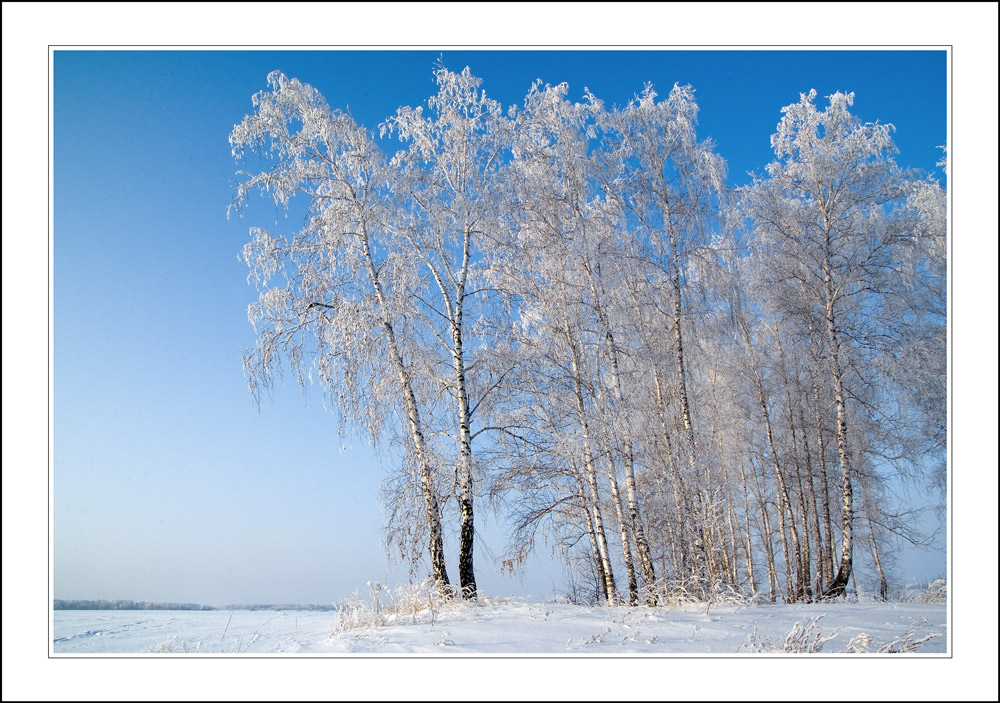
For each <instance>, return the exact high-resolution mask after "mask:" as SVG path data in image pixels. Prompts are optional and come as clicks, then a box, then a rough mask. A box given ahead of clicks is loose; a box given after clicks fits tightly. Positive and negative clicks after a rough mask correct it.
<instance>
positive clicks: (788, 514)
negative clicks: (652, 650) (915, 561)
mask: <svg viewBox="0 0 1000 703" xmlns="http://www.w3.org/2000/svg"><path fill="white" fill-rule="evenodd" d="M434 77H435V80H436V85H437V92H436V93H435V94H434V95H432V96H430V97H429V98H428V99H427V101H426V103H425V104H424V105H419V106H412V107H411V106H403V107H400V108H399V109H398V110H397V111H396V113H395V114H394V115H392V116H389V117H387V119H386V120H385V121H384V122H383V123H382V124H381V125H379V126H378V131H377V134H378V136H376V133H375V132H373V131H370V130H369V129H368V128H366V127H363V126H361V125H358V124H356V123H355V122H354V120H353V118H352V117H351V116H350V115H348V114H346V113H343V112H341V111H339V110H336V109H332V108H330V107H329V106H328V105H327V104H326V102H325V101H324V99H323V97H322V96H321V95H320V94H319V93H318V92H317V91H316V90H315V89H314V88H312V87H310V86H308V85H305V84H302V83H300V82H299V81H297V80H295V79H290V78H287V77H286V76H284V75H282V74H281V73H279V72H275V73H272V74H271V75H270V76H269V77H268V89H267V90H265V91H262V92H261V93H259V94H257V95H256V96H254V98H253V105H254V111H253V113H252V114H250V115H248V116H247V117H246V118H245V119H244V120H243V121H242V122H241V123H240V124H238V125H237V126H236V127H235V128H234V130H233V132H232V134H231V137H230V141H231V144H232V148H233V155H234V156H235V157H237V158H245V157H246V158H247V160H248V162H249V161H250V158H249V157H250V154H251V152H253V153H255V154H257V155H258V156H260V157H263V158H262V160H261V161H260V162H259V163H262V164H263V167H262V168H260V169H259V170H256V171H249V172H241V177H242V179H243V180H242V182H241V183H240V185H239V186H238V189H237V192H236V198H235V201H234V203H233V207H234V208H239V207H241V206H242V205H243V204H244V203H245V202H246V200H247V198H248V197H249V196H250V195H251V194H252V193H255V192H260V193H263V194H265V195H267V196H269V197H270V198H272V199H273V200H274V202H275V203H276V204H277V205H279V206H283V207H289V206H291V204H292V202H293V199H294V198H295V197H299V198H302V199H304V200H305V202H306V204H307V206H308V214H307V217H306V219H305V221H304V223H303V225H302V227H301V228H300V229H299V230H298V231H293V232H283V231H270V230H267V229H265V228H262V227H254V228H252V229H251V231H250V241H249V242H248V243H247V245H246V246H245V247H244V250H243V252H242V255H241V258H242V259H243V261H245V262H246V264H247V265H248V268H249V271H250V281H251V282H253V283H254V284H256V285H257V286H258V289H259V298H258V300H257V302H255V303H254V304H253V305H251V306H250V310H249V315H250V321H251V322H252V323H253V325H254V327H255V329H256V330H257V334H258V342H257V345H256V346H255V347H254V348H253V349H250V350H248V351H247V353H246V355H245V357H244V366H245V370H246V374H247V377H248V379H249V382H250V387H251V390H252V391H253V393H254V394H255V397H257V398H258V399H259V398H260V397H261V394H262V393H266V392H267V391H268V389H269V388H270V386H271V383H272V382H273V379H274V378H275V376H276V375H278V374H280V373H281V372H282V369H283V368H290V369H291V370H292V371H293V373H295V375H296V377H297V379H298V381H299V383H300V384H302V386H303V388H305V387H307V386H308V385H309V384H310V383H313V382H316V383H318V384H319V385H320V386H321V387H322V388H323V390H324V393H325V397H326V399H327V401H328V402H329V404H330V405H331V406H332V407H333V408H334V409H335V410H336V411H337V412H338V413H339V415H340V418H341V428H342V429H346V428H348V427H353V428H354V429H356V430H358V431H361V432H362V433H364V434H365V435H367V436H368V437H370V438H371V439H372V441H374V442H376V443H378V442H382V441H388V442H389V443H390V444H391V445H392V446H393V447H394V448H395V449H396V450H397V452H396V453H395V454H394V455H398V456H399V458H400V460H399V464H398V466H396V467H395V468H393V469H392V470H390V471H389V473H388V476H387V479H386V481H385V483H384V484H383V496H382V497H383V504H384V507H385V510H386V516H387V520H388V525H387V545H388V547H389V549H390V551H391V552H392V553H394V554H397V555H400V556H402V557H403V558H404V559H405V560H407V561H408V562H410V564H411V565H412V567H413V569H414V571H415V572H416V571H419V570H420V569H422V568H424V566H423V565H424V564H425V557H426V560H427V561H428V562H429V568H428V572H429V574H430V577H431V582H432V583H435V584H437V585H436V586H434V587H433V588H432V589H431V591H433V592H434V594H436V595H434V594H431V595H428V598H431V600H433V598H437V597H444V595H445V594H448V593H451V592H453V591H454V587H452V586H451V582H450V581H449V579H448V575H447V570H446V568H445V556H444V555H445V551H444V546H445V539H446V537H447V539H448V540H451V539H454V538H456V537H457V541H458V550H457V554H458V567H459V589H460V592H461V593H463V594H464V595H474V594H475V591H476V586H475V571H474V563H473V545H474V544H475V534H476V533H475V530H476V524H477V523H476V522H475V517H474V516H475V512H474V510H473V508H474V505H480V506H481V505H482V501H477V499H478V498H482V497H488V498H489V499H490V505H491V507H493V508H494V509H495V510H496V511H498V512H499V513H500V515H501V518H502V519H503V520H504V521H505V522H506V525H507V527H508V530H509V538H510V540H509V545H508V549H507V550H506V552H505V553H504V554H503V555H501V556H500V560H501V563H500V567H501V568H502V569H503V570H505V571H508V572H510V573H515V572H517V571H518V570H519V569H521V568H522V567H523V564H524V563H525V561H526V559H527V557H528V555H529V554H530V553H531V551H532V550H533V549H534V548H535V547H536V546H537V545H538V542H539V539H540V538H541V540H544V542H545V544H546V545H547V546H548V548H550V549H552V550H553V552H554V553H556V554H558V555H560V556H561V557H562V558H563V559H564V560H565V563H566V566H567V579H568V583H569V584H570V590H572V592H573V594H574V599H578V600H581V601H602V602H624V601H626V600H627V601H628V602H629V603H632V604H638V603H640V602H643V603H647V604H649V605H653V604H679V603H683V602H690V601H699V602H706V603H714V602H719V603H724V602H725V603H732V602H741V601H746V602H757V601H760V600H767V601H771V602H775V601H778V600H788V601H796V600H810V599H816V598H822V597H833V596H838V595H842V594H844V593H846V592H847V589H848V588H858V587H863V588H864V589H865V590H872V591H877V592H879V594H880V596H881V597H886V594H887V593H888V592H889V580H890V578H891V576H892V568H893V559H894V553H895V551H896V547H897V545H898V540H900V539H906V540H909V541H911V542H915V543H920V542H921V541H922V540H923V539H924V537H923V536H922V535H921V534H920V533H919V532H918V531H917V530H916V529H915V527H914V526H915V525H916V524H917V518H918V515H917V513H916V512H914V511H904V510H902V509H899V508H898V507H897V506H896V505H895V504H894V502H893V500H892V498H891V492H890V491H889V486H890V483H895V482H898V481H909V482H913V483H914V484H915V485H917V486H918V487H920V488H924V487H925V486H926V485H927V482H928V481H931V482H936V483H937V484H938V485H940V486H942V487H943V485H944V482H943V480H942V477H943V476H944V466H945V462H944V457H945V452H946V441H945V439H946V434H947V427H946V417H947V416H946V403H945V398H946V389H947V383H946V367H945V363H946V354H945V348H946V345H945V341H946V326H945V319H946V301H947V297H946V295H947V291H946V278H947V276H946V231H947V213H946V196H945V193H944V190H943V189H942V188H941V187H940V185H939V184H938V183H937V182H936V181H935V180H933V179H932V178H920V177H918V175H917V174H915V173H912V172H908V171H905V170H903V169H901V168H899V167H898V166H897V164H896V162H895V160H894V155H895V153H896V149H895V146H894V144H893V142H892V131H893V128H892V126H891V125H883V124H879V123H866V122H862V121H861V120H860V119H858V118H857V117H856V116H855V115H854V114H852V112H851V110H852V108H853V105H854V95H853V94H851V93H836V94H834V95H831V96H829V98H828V101H827V105H826V106H825V107H819V106H818V105H817V95H816V93H815V91H810V92H809V93H804V94H802V95H801V96H800V99H799V101H798V102H797V103H793V104H791V105H789V106H787V107H785V108H784V109H783V110H782V116H781V119H780V122H779V123H778V126H777V130H776V133H775V134H774V136H773V137H772V142H771V145H772V148H773V149H774V154H775V160H774V162H773V163H771V164H770V165H769V166H768V167H767V173H766V175H764V176H761V177H757V178H755V179H754V181H753V183H752V184H751V185H750V186H747V187H746V188H743V189H741V190H740V191H738V192H736V193H731V192H729V191H728V189H727V188H726V185H725V178H726V164H725V161H724V160H723V158H722V156H720V155H719V154H716V153H715V149H714V145H713V144H711V142H709V141H707V140H704V139H700V138H699V136H698V134H697V116H698V105H697V102H696V100H695V92H694V89H693V88H692V87H691V86H681V85H677V86H674V87H673V88H672V89H671V90H670V91H669V93H668V94H667V95H666V97H661V96H659V95H658V94H657V92H656V91H655V90H654V88H653V86H652V85H647V86H645V87H644V88H643V89H642V91H641V92H640V93H639V94H637V95H636V97H635V99H634V100H633V101H631V102H630V103H628V104H627V105H625V106H623V107H615V108H608V107H607V106H606V105H605V104H604V103H603V102H602V101H601V99H600V98H599V97H598V96H595V95H593V94H591V93H590V92H589V91H585V92H584V93H583V96H582V99H581V100H579V101H574V100H573V99H572V98H571V90H570V87H569V86H568V85H566V84H559V85H555V86H553V85H547V84H544V83H543V82H542V81H538V82H536V83H535V84H533V85H532V86H531V87H530V88H529V90H528V92H527V94H526V96H525V98H524V101H523V103H522V104H520V105H516V106H509V107H507V108H505V107H504V106H502V105H500V104H499V103H498V102H497V101H495V100H493V99H491V98H489V97H488V96H487V94H486V92H485V91H484V90H483V87H482V81H481V80H480V79H479V78H477V77H475V76H474V75H472V73H471V72H470V70H469V69H468V68H466V69H465V70H463V71H461V72H459V73H455V72H452V71H449V70H448V69H446V68H445V67H443V66H438V67H437V68H436V69H435V72H434ZM396 140H398V142H396ZM394 142H395V144H394ZM254 163H257V162H254ZM859 579H860V580H861V581H862V583H861V584H858V583H857V582H858V581H859ZM869 583H874V584H875V586H874V587H873V588H872V589H868V584H869ZM421 598H422V596H421ZM397 600H398V599H397ZM418 600H420V599H418ZM379 602H380V600H379V594H375V605H374V606H371V607H368V606H365V607H364V608H361V607H360V606H357V604H355V606H351V605H346V606H345V608H344V609H343V610H342V613H347V615H348V617H347V619H346V620H344V622H347V623H351V622H355V621H357V623H360V624H359V625H358V626H361V624H364V623H367V622H368V621H369V620H371V619H372V618H374V619H376V620H377V619H378V618H379V617H382V615H380V613H382V611H381V610H380V608H381V606H380V605H378V603H379ZM421 602H422V601H421ZM428 603H430V601H428ZM427 607H428V608H430V610H429V612H433V607H432V605H428V606H427ZM352 608H353V609H352ZM372 608H374V610H373V609H372ZM351 613H354V615H352V614H351ZM814 626H815V622H814V623H813V624H812V625H811V626H809V627H807V628H801V631H800V632H797V633H794V634H795V636H794V637H792V635H791V634H790V638H791V643H789V642H786V643H785V645H784V646H788V647H793V648H794V647H799V646H802V647H805V648H806V649H808V648H810V647H812V648H815V650H816V651H818V649H819V647H821V646H822V643H823V642H824V641H826V640H825V639H822V638H819V637H818V636H816V637H813V636H812V634H811V632H810V628H814ZM445 644H447V643H445ZM758 644H759V643H758ZM754 646H756V645H754ZM862 646H863V643H859V644H858V647H862Z"/></svg>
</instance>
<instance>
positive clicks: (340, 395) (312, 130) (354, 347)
mask: <svg viewBox="0 0 1000 703" xmlns="http://www.w3.org/2000/svg"><path fill="white" fill-rule="evenodd" d="M268 85H269V86H270V90H267V91H261V92H260V93H258V94H257V95H255V96H254V98H253V102H254V107H255V110H254V112H253V113H252V114H250V115H247V116H246V117H245V118H244V120H243V121H242V122H241V123H240V124H238V125H236V127H235V128H234V129H233V132H232V134H231V136H230V143H231V144H232V147H233V155H234V156H236V157H238V158H242V157H244V155H245V152H246V151H251V152H257V153H259V154H260V155H262V156H264V157H265V167H264V168H262V170H260V171H256V172H241V175H242V176H243V177H244V180H243V182H242V183H241V184H240V185H239V188H238V191H237V195H236V199H235V202H234V204H233V207H238V206H239V205H241V204H242V203H244V201H245V200H246V199H247V198H248V196H249V195H250V194H251V193H253V192H255V191H258V190H259V191H261V192H263V193H269V194H270V195H271V196H272V197H273V199H274V201H275V203H276V204H278V205H281V206H285V207H288V206H289V204H290V203H291V201H292V198H294V197H295V196H300V197H303V198H305V199H306V200H307V205H308V216H307V218H306V221H305V223H304V226H303V227H302V229H301V230H299V231H298V232H295V233H294V234H293V235H291V236H290V237H287V236H284V235H282V234H279V233H273V232H270V231H268V230H266V229H264V228H260V227H254V228H253V229H251V235H252V238H251V241H250V242H249V243H248V244H247V245H246V246H245V247H244V249H243V253H242V255H241V258H242V259H243V260H244V261H245V262H246V263H247V265H248V266H249V267H250V278H251V279H252V280H253V281H255V282H256V283H257V284H258V286H259V287H260V290H261V292H260V297H259V299H258V302H257V303H255V304H253V305H251V306H250V311H249V314H250V321H251V322H252V323H253V324H254V327H255V329H256V330H257V334H258V338H257V345H256V347H254V348H253V349H250V350H248V351H247V352H246V354H245V355H244V368H245V371H246V374H247V377H248V379H249V382H250V388H251V391H253V393H254V394H255V397H257V398H258V399H259V398H260V394H261V392H262V391H266V390H267V389H269V388H270V386H271V383H272V382H273V379H274V376H275V374H277V373H280V371H281V368H282V364H283V363H284V362H286V361H287V363H289V364H290V365H291V367H292V369H293V370H294V372H295V373H296V376H297V378H298V380H299V383H300V384H301V385H302V386H303V388H304V387H305V385H306V383H307V382H308V379H309V378H310V377H311V376H312V375H313V374H315V375H316V377H318V379H319V381H320V383H321V384H322V385H323V388H324V390H325V391H326V395H327V397H328V399H329V400H330V401H331V402H332V403H333V405H334V406H335V407H336V408H337V410H338V411H339V413H340V414H341V417H342V419H345V420H348V421H351V422H354V423H357V424H358V425H359V427H360V428H361V429H362V430H364V431H365V432H367V434H368V435H369V436H370V437H371V438H372V439H373V440H375V441H378V440H379V439H380V438H381V437H383V435H384V434H385V433H386V432H387V431H389V432H393V431H395V429H396V428H391V427H387V424H388V419H389V418H390V417H391V416H392V415H393V413H394V412H395V411H399V412H400V414H401V415H402V417H403V424H402V427H401V428H400V431H401V432H402V433H403V434H404V435H405V436H406V437H407V438H408V441H407V442H405V443H404V444H405V449H406V454H407V456H409V457H410V459H411V461H410V462H408V463H409V464H410V465H411V466H412V467H413V469H414V471H415V473H416V477H417V481H418V483H419V486H420V489H419V490H420V495H421V497H422V499H423V503H424V524H423V526H422V527H423V530H421V533H423V534H426V536H427V539H428V546H427V551H428V554H429V557H430V561H431V575H432V577H433V578H434V579H435V580H437V581H438V582H439V583H441V584H442V585H445V586H446V585H447V584H448V574H447V570H446V566H445V558H444V546H443V533H442V519H441V507H440V503H439V494H440V490H441V489H440V488H439V486H438V485H437V484H438V472H439V468H440V467H439V466H436V465H435V464H434V462H433V455H432V452H431V451H430V449H429V447H428V428H427V426H426V418H425V416H426V412H425V409H424V408H422V407H421V405H420V403H419V402H418V398H419V397H420V384H421V383H422V382H424V379H423V378H422V376H424V375H425V374H423V373H422V371H421V369H420V362H421V359H422V355H421V354H420V349H419V346H418V340H419V331H418V330H417V329H415V327H414V324H413V320H412V316H411V315H409V312H410V310H412V308H413V305H414V301H413V296H414V294H415V292H416V291H418V290H419V282H420V277H419V272H418V269H417V267H416V266H415V262H414V260H413V252H412V250H411V249H410V248H409V247H408V246H401V245H400V243H399V242H398V241H396V239H394V238H393V236H392V230H393V225H394V223H395V222H396V221H398V219H399V213H397V212H394V210H393V208H392V203H393V201H392V197H391V195H392V193H391V191H390V189H389V183H390V174H389V163H388V161H387V159H386V158H385V156H384V155H383V153H382V151H381V150H380V149H379V148H378V146H377V144H376V143H375V142H374V139H373V136H372V134H371V133H370V132H368V131H367V130H366V129H364V128H363V127H360V126H358V125H357V124H355V122H354V120H353V119H352V118H351V117H350V116H349V115H347V114H345V113H342V112H340V111H338V110H333V109H331V108H330V107H329V106H328V105H327V104H326V102H325V101H324V99H323V97H322V96H321V95H320V94H319V93H318V92H317V91H316V90H315V89H314V88H312V87H311V86H309V85H306V84H303V83H301V82H299V81H298V80H296V79H289V78H287V77H286V76H284V75H283V74H281V73H280V72H277V71H276V72H273V73H271V74H270V75H269V76H268ZM341 427H343V423H342V425H341Z"/></svg>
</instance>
